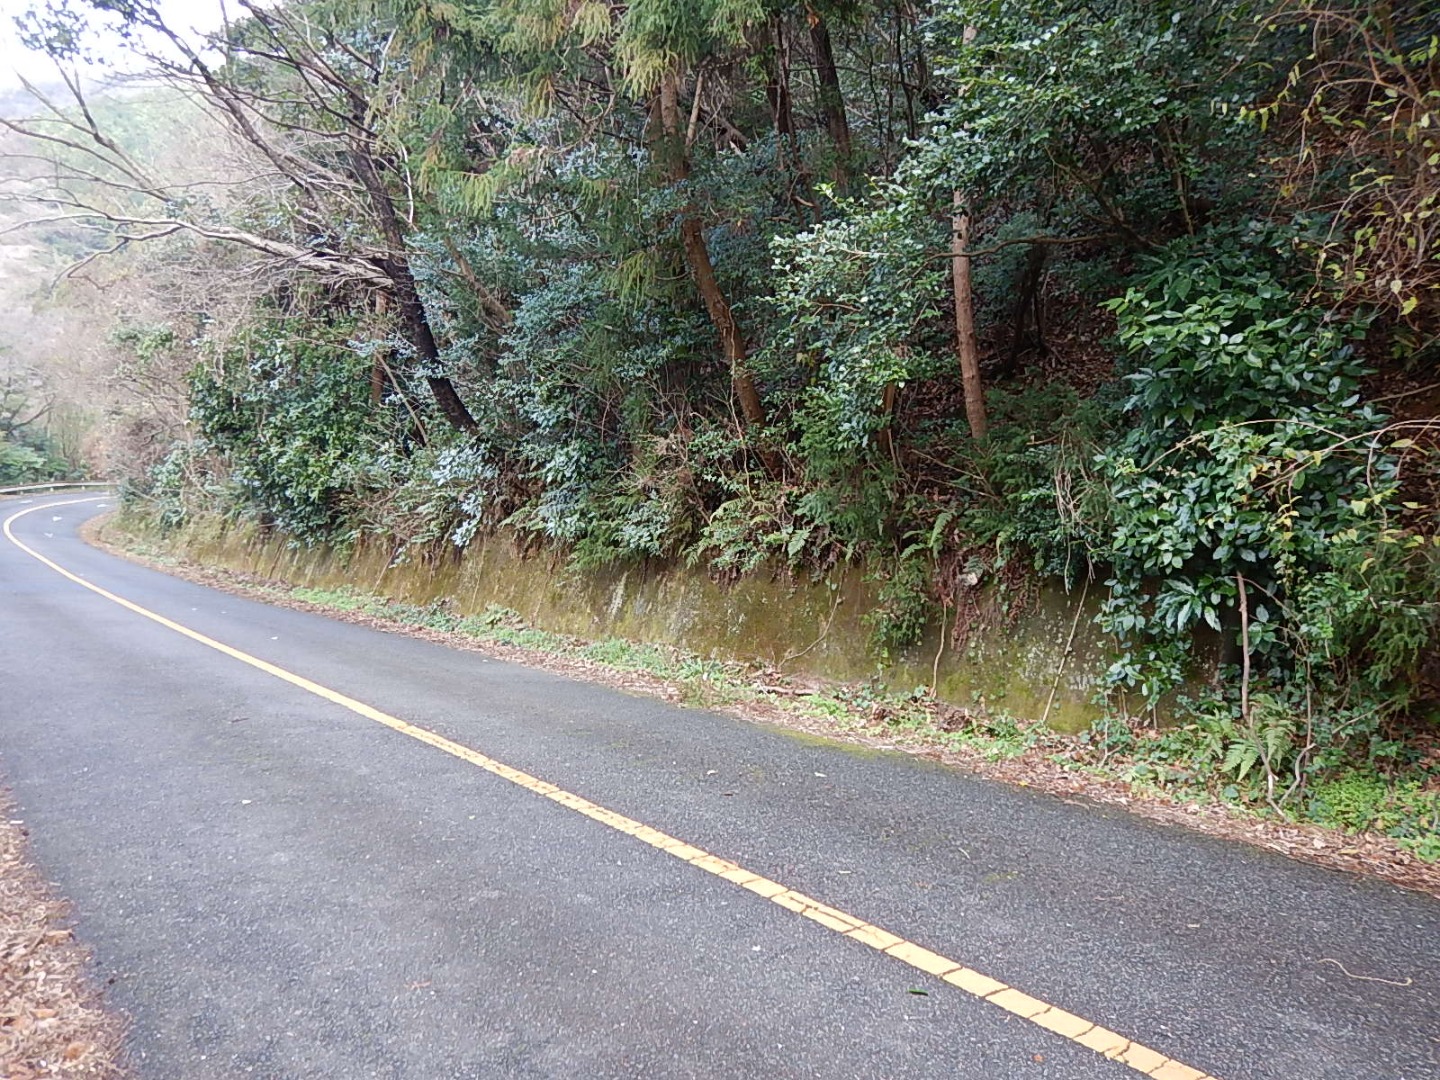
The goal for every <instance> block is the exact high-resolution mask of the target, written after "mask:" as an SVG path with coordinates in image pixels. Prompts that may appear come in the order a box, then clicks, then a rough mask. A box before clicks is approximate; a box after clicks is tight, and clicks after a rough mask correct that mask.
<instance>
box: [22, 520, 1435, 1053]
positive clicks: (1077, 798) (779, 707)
mask: <svg viewBox="0 0 1440 1080" xmlns="http://www.w3.org/2000/svg"><path fill="white" fill-rule="evenodd" d="M104 522H105V519H104V518H100V519H94V520H92V521H91V522H89V523H88V524H87V526H86V527H85V528H84V529H83V530H82V535H84V537H85V539H86V540H87V541H88V542H89V543H91V544H93V545H95V546H96V547H99V548H101V549H102V550H104V551H107V552H109V553H110V554H113V555H116V556H118V557H120V558H123V559H128V560H130V561H131V562H136V563H140V564H142V565H146V566H149V567H151V568H152V569H155V570H159V571H161V572H162V573H167V574H172V575H174V576H176V577H181V578H184V579H186V580H187V581H193V582H195V583H197V584H200V585H206V586H209V587H210V588H214V589H220V590H222V591H224V592H229V593H233V594H235V595H238V596H247V597H250V598H252V599H253V598H260V599H263V600H264V602H266V603H270V604H277V605H279V606H282V607H288V608H292V609H295V610H298V611H309V612H313V613H316V614H320V615H324V616H326V617H327V618H332V619H340V620H343V621H345V622H349V623H355V624H358V625H362V626H368V627H371V628H373V629H377V630H381V631H384V632H386V633H393V634H406V635H408V636H410V637H416V638H420V639H423V640H426V641H433V642H437V643H439V644H443V645H446V646H449V647H450V648H456V649H466V650H469V651H471V652H478V653H483V654H484V655H486V656H489V657H493V658H495V659H500V660H508V661H510V662H512V663H517V664H524V665H526V666H529V667H534V668H539V669H542V670H544V671H550V672H553V673H555V674H558V675H565V676H567V677H570V678H575V679H582V680H585V681H589V682H594V683H599V684H602V685H605V686H609V687H612V688H614V689H618V690H623V691H626V692H628V693H636V694H645V695H648V696H653V697H658V698H662V699H663V700H665V701H669V702H671V703H674V704H677V705H696V704H699V705H700V706H701V707H704V708H709V709H712V710H715V711H718V712H724V713H728V714H730V715H733V716H737V717H740V718H742V719H745V720H751V721H757V722H761V723H767V724H773V725H776V726H779V727H785V728H789V729H791V730H796V731H801V732H804V733H806V734H810V735H817V736H821V737H824V738H829V739H836V740H839V741H842V742H847V743H851V744H855V745H860V746H865V747H869V748H872V749H878V750H895V751H899V752H902V753H907V754H914V755H916V756H918V757H925V758H928V759H930V760H933V761H939V762H942V763H944V764H946V765H950V766H952V767H955V768H960V769H965V770H966V771H969V772H971V773H975V774H977V775H980V776H985V777H988V778H990V779H994V780H1000V781H1003V782H1005V783H1010V784H1015V785H1017V786H1019V787H1025V788H1030V789H1033V790H1036V791H1041V792H1045V793H1046V794H1049V795H1053V796H1055V797H1057V798H1061V799H1064V800H1065V801H1067V802H1072V803H1086V804H1091V805H1103V806H1110V807H1116V808H1119V809H1123V810H1125V811H1127V812H1129V813H1132V814H1137V815H1139V816H1141V817H1145V818H1149V819H1151V820H1153V821H1158V822H1163V823H1165V824H1168V825H1179V826H1182V827H1184V828H1187V829H1193V830H1195V831H1197V832H1202V833H1206V834H1208V835H1211V836H1217V837H1223V838H1224V839H1227V840H1232V841H1238V842H1241V843H1245V844H1251V845H1253V846H1255V847H1260V848H1264V849H1266V850H1268V851H1273V852H1278V853H1279V854H1281V855H1285V856H1287V857H1289V858H1293V859H1298V860H1300V861H1302V862H1307V863H1313V864H1315V865H1318V866H1324V867H1327V868H1330V869H1333V870H1341V871H1345V872H1347V873H1354V874H1362V875H1366V876H1369V877H1374V878H1379V879H1381V880H1384V881H1388V882H1390V883H1391V884H1394V885H1398V886H1401V887H1402V888H1406V889H1413V890H1415V891H1417V892H1423V893H1428V894H1429V895H1431V896H1434V897H1436V898H1437V899H1440V863H1426V862H1422V861H1421V860H1420V859H1418V858H1416V857H1415V855H1414V854H1412V853H1411V852H1410V851H1407V850H1406V849H1405V848H1404V847H1403V846H1401V845H1400V844H1399V843H1398V842H1397V841H1395V840H1394V839H1392V838H1391V837H1388V836H1381V835H1374V834H1368V833H1367V834H1360V835H1350V834H1347V833H1344V832H1340V831H1338V830H1335V829H1328V828H1325V827H1323V826H1320V825H1309V824H1295V823H1291V822H1285V821H1280V820H1276V819H1273V818H1264V817H1259V816H1256V815H1254V814H1247V813H1245V812H1244V811H1243V810H1240V809H1238V808H1234V807H1229V806H1224V805H1219V804H1209V805H1201V804H1198V803H1194V802H1190V801H1184V800H1180V799H1176V798H1172V797H1170V796H1168V795H1166V794H1165V793H1164V792H1160V791H1154V790H1148V789H1147V790H1138V789H1136V788H1135V787H1133V786H1132V785H1131V784H1129V783H1127V782H1125V781H1123V780H1120V779H1116V778H1110V777H1105V776H1099V775H1096V774H1095V773H1093V772H1090V771H1085V770H1081V769H1078V768H1076V767H1073V766H1068V765H1067V764H1065V762H1064V752H1065V747H1066V745H1067V743H1068V742H1069V740H1068V739H1067V737H1065V736H1061V735H1055V736H1053V737H1050V736H1048V735H1047V737H1046V738H1045V739H1044V740H1043V744H1042V745H1040V746H1037V747H1035V748H1033V749H1031V750H1028V751H1026V752H1025V753H1023V754H1020V755H1018V756H1015V757H1007V758H1000V759H995V758H992V757H989V756H987V755H986V754H985V753H984V752H983V751H982V750H981V749H980V748H978V747H975V748H972V747H963V748H956V747H954V746H953V745H939V744H938V743H937V742H936V741H935V740H934V739H933V738H931V737H927V734H926V733H925V732H923V731H908V730H895V729H893V728H889V727H887V726H886V723H885V720H884V718H883V717H865V716H863V715H861V716H855V717H851V718H849V719H848V722H847V721H842V720H841V719H838V718H828V717H821V716H817V715H815V714H814V713H813V712H806V711H803V710H801V709H800V708H798V707H797V702H798V700H799V699H802V698H803V697H804V695H805V694H806V693H808V692H810V691H811V690H814V689H816V688H817V687H816V686H814V685H807V684H805V683H801V682H796V681H794V680H789V679H786V678H784V677H781V676H778V675H776V674H775V673H773V672H756V675H757V679H758V681H757V683H756V685H755V686H753V687H751V690H750V692H751V694H752V695H753V697H751V698H750V699H749V700H745V701H743V702H740V703H726V702H715V701H701V702H698V703H697V702H696V700H695V691H694V688H693V687H692V686H687V685H685V684H682V683H677V682H672V681H669V680H666V679H662V678H659V677H657V676H654V675H650V674H647V673H645V672H637V671H631V670H622V669H617V668H614V667H611V666H609V665H606V664H601V663H598V662H595V661H591V660H587V659H582V658H577V657H570V656H563V655H556V654H554V653H549V652H545V651H542V650H537V649H527V648H520V647H517V646H511V645H503V644H499V643H495V642H487V641H478V640H476V639H475V638H473V637H469V636H468V635H464V634H458V633H448V632H444V631H439V630H431V629H427V628H424V627H417V626H413V625H411V624H409V623H405V622H401V621H399V620H396V619H387V618H381V617H378V616H374V615H370V614H366V613H362V612H354V611H345V610H340V609H337V608H332V607H328V606H325V605H322V604H313V603H310V602H308V601H305V600H300V599H298V598H295V597H291V596H288V595H284V593H285V591H286V590H288V589H290V588H291V585H290V583H288V582H285V581H277V580H270V579H267V578H261V577H258V576H256V575H251V574H243V573H239V572H237V571H233V570H227V569H223V568H216V567H210V566H202V565H199V564H196V563H191V562H188V561H184V560H173V561H172V560H168V559H167V560H165V561H161V560H157V559H153V558H150V557H148V556H146V555H143V554H140V553H137V552H135V551H132V550H129V549H127V548H124V547H122V546H120V545H119V544H117V543H115V542H114V541H113V540H112V539H110V538H108V537H107V534H106V533H105V531H104ZM933 708H934V709H935V710H936V711H937V714H943V713H945V712H946V711H947V710H948V711H949V712H950V713H953V714H961V710H957V709H952V708H951V707H950V706H947V705H943V704H936V705H934V706H933ZM857 719H858V720H859V721H860V724H861V726H860V727H859V729H858V730H857V727H856V720H857ZM948 719H950V718H949V717H947V716H945V715H937V727H938V728H939V729H940V730H944V729H945V727H946V723H947V720H948ZM962 719H963V718H962ZM1057 759H1058V760H1057ZM0 1080H3V1078H0Z"/></svg>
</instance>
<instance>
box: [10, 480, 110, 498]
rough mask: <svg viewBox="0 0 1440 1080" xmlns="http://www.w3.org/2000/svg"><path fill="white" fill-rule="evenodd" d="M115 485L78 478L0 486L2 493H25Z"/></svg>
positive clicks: (103, 481) (104, 481)
mask: <svg viewBox="0 0 1440 1080" xmlns="http://www.w3.org/2000/svg"><path fill="white" fill-rule="evenodd" d="M114 486H115V485H114V484H112V483H110V482H109V481H108V480H77V481H70V482H67V483H63V484H25V485H23V486H21V487H8V488H0V495H25V494H27V493H28V492H32V491H58V490H60V489H61V488H94V487H101V488H111V487H114Z"/></svg>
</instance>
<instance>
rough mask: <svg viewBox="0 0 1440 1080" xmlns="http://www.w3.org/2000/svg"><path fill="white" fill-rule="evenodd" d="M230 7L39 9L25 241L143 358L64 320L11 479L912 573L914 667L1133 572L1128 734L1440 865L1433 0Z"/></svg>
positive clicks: (6, 467)
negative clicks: (1037, 608)
mask: <svg viewBox="0 0 1440 1080" xmlns="http://www.w3.org/2000/svg"><path fill="white" fill-rule="evenodd" d="M229 15H230V20H229V21H226V22H224V23H223V24H221V25H219V26H217V27H215V28H212V29H210V30H207V31H205V32H204V33H202V34H197V33H194V32H191V31H189V30H188V29H187V28H185V27H183V26H180V25H177V24H176V23H175V21H174V19H173V18H171V19H170V20H169V21H167V16H166V15H165V13H164V10H163V8H162V6H161V5H158V4H156V3H153V2H152V0H51V2H49V3H46V4H43V5H37V6H36V7H34V8H32V9H31V10H30V11H29V12H28V13H26V14H25V15H23V16H21V17H20V18H19V19H18V20H17V23H18V26H19V29H20V32H21V33H22V34H23V36H24V39H25V41H26V43H27V44H28V45H29V46H30V47H31V48H32V49H34V50H36V51H38V52H42V53H48V54H49V55H50V56H51V57H52V58H53V59H54V61H55V65H56V71H57V73H58V75H57V78H56V80H55V83H54V85H53V86H50V85H47V86H41V85H38V84H34V83H32V84H30V86H29V90H30V92H29V93H27V94H17V95H12V96H11V97H10V98H9V99H7V100H6V102H5V110H4V117H3V119H0V127H3V131H0V134H3V136H4V137H3V141H0V153H3V156H4V162H5V167H4V176H3V187H0V223H3V224H4V226H5V235H4V239H5V240H6V241H7V243H11V244H18V243H21V242H23V243H24V244H26V245H29V246H28V247H26V248H25V249H24V251H25V253H26V258H27V259H29V263H27V265H30V266H36V265H39V264H43V265H44V266H45V268H46V270H47V272H46V273H45V274H43V275H35V276H37V277H39V276H43V277H46V279H47V281H49V280H51V279H53V281H54V291H53V292H51V293H48V294H47V295H49V296H50V297H51V299H49V300H47V301H46V303H48V304H50V305H51V307H52V309H58V310H60V311H62V312H64V313H66V317H67V318H69V319H71V320H72V322H71V323H70V324H69V325H70V326H71V327H72V328H76V329H75V331H74V332H73V333H71V334H69V335H68V336H67V338H66V340H68V341H70V342H72V343H73V342H76V341H80V340H84V341H85V342H86V344H85V349H86V350H88V352H87V355H88V356H89V358H90V359H89V364H90V366H89V367H88V368H84V370H81V368H80V367H77V366H74V365H75V364H77V363H78V361H76V360H75V359H74V356H72V355H70V354H69V353H67V354H66V361H65V363H66V364H71V365H72V366H68V367H67V366H65V364H60V365H59V366H54V365H52V367H51V368H50V369H46V368H45V367H44V365H43V364H41V365H39V366H38V367H36V366H35V365H32V364H29V362H28V361H27V360H26V357H25V344H24V343H23V342H20V343H12V346H11V351H12V355H11V357H10V361H9V362H10V365H11V366H10V369H9V370H10V372H11V374H9V375H7V376H6V378H8V379H9V380H10V381H9V382H4V383H0V481H4V480H7V479H23V478H26V477H29V476H38V475H42V474H53V473H55V472H58V471H64V470H79V471H87V470H88V471H91V472H96V471H98V472H100V473H102V474H103V475H106V476H109V477H113V478H115V479H117V480H119V481H121V482H123V484H124V487H125V491H126V493H127V498H129V499H131V500H132V501H134V502H135V503H136V504H137V505H142V506H144V507H146V508H147V512H148V513H150V514H152V515H153V516H154V518H155V519H156V520H157V521H159V522H162V523H164V524H167V525H171V526H174V525H179V524H182V523H183V522H185V521H187V520H189V519H191V518H193V517H195V516H196V515H202V514H221V515H227V516H231V517H237V518H246V519H249V520H253V521H256V522H259V523H261V524H262V525H264V526H265V527H267V528H273V529H275V530H279V531H281V532H282V533H284V534H285V535H288V536H289V537H291V538H293V540H294V541H295V542H296V543H298V544H319V543H328V544H338V545H344V544H347V543H353V542H354V541H355V540H356V539H357V538H360V537H363V536H383V537H386V538H389V539H391V540H393V541H394V543H395V550H396V551H397V557H398V558H405V557H406V555H407V553H413V552H419V551H422V550H427V549H433V548H436V547H448V548H461V549H463V548H464V547H466V545H468V544H470V543H471V542H472V541H473V540H474V539H475V538H476V537H479V536H492V535H497V534H503V535H505V536H509V537H513V539H514V541H515V543H516V544H518V545H520V546H521V547H523V548H525V549H529V550H535V551H544V552H546V553H549V554H551V555H553V556H554V557H556V558H558V559H560V560H561V561H563V563H564V564H565V565H567V566H570V567H573V568H576V569H578V570H585V569H591V568H602V567H613V566H617V565H624V564H635V565H642V564H651V563H677V562H679V563H688V564H690V565H692V566H696V567H702V568H705V569H706V570H708V572H709V573H711V574H712V575H713V576H715V577H716V578H718V579H724V580H734V579H738V578H740V577H744V576H746V575H757V574H763V575H772V576H777V577H781V578H784V577H787V576H788V577H792V578H794V577H800V576H811V577H815V576H820V575H824V574H826V573H828V572H830V571H832V570H833V569H835V568H837V567H841V566H859V567H863V568H864V569H865V572H866V573H867V574H868V575H869V576H870V577H871V579H872V580H873V581H875V582H877V583H878V584H879V596H880V598H881V606H880V607H879V608H877V610H876V611H875V612H873V613H872V615H871V628H872V646H873V649H874V652H875V655H876V657H877V662H879V663H883V662H884V661H885V658H886V657H889V656H892V655H895V654H897V653H899V652H900V651H903V650H905V649H907V648H909V647H911V646H912V645H914V644H915V643H916V642H917V641H918V640H920V638H921V636H922V634H923V633H924V632H925V631H926V629H927V627H931V626H933V625H934V624H935V623H936V621H937V620H941V621H942V625H948V626H950V627H951V628H952V629H951V631H950V632H951V633H954V634H959V633H962V632H966V631H968V630H970V629H973V628H970V627H967V626H966V625H965V620H964V619H961V618H958V617H957V613H960V612H963V611H970V610H974V608H975V601H974V598H975V596H976V595H977V594H978V593H980V592H984V591H987V590H988V594H989V595H1000V596H1002V597H1008V598H1009V601H1008V602H1009V603H1011V604H1013V605H1023V604H1024V603H1025V602H1026V600H1025V598H1026V596H1027V595H1028V594H1029V591H1030V590H1031V589H1032V587H1033V586H1034V584H1035V583H1037V582H1046V581H1048V582H1053V583H1058V584H1059V585H1060V586H1062V587H1064V588H1067V589H1070V590H1072V591H1077V590H1082V589H1083V590H1087V591H1088V593H1089V594H1090V595H1091V596H1095V597H1101V598H1102V603H1101V605H1100V608H1099V612H1098V615H1097V616H1096V618H1095V621H1094V624H1093V625H1090V626H1088V627H1085V628H1083V629H1082V632H1085V633H1088V634H1091V635H1102V636H1104V637H1105V638H1106V639H1107V640H1108V641H1110V642H1111V643H1112V644H1113V656H1114V662H1113V664H1112V665H1111V666H1110V668H1109V671H1108V672H1107V674H1106V676H1105V686H1104V687H1103V688H1102V694H1103V695H1105V696H1106V697H1107V699H1110V700H1113V701H1116V702H1119V701H1121V700H1122V699H1123V701H1124V702H1125V703H1126V704H1125V706H1124V711H1125V716H1124V719H1125V723H1122V724H1111V725H1107V726H1106V727H1105V729H1104V734H1103V737H1102V736H1101V735H1100V734H1094V735H1092V736H1091V738H1092V745H1093V746H1094V748H1095V750H1096V753H1097V754H1099V755H1100V757H1101V758H1104V757H1106V756H1108V755H1110V754H1111V753H1115V754H1122V755H1129V758H1128V760H1138V759H1140V758H1142V757H1143V758H1144V759H1145V760H1146V761H1148V762H1149V768H1150V772H1149V773H1148V774H1147V775H1150V776H1154V777H1161V778H1163V777H1165V776H1170V775H1181V774H1183V775H1185V776H1188V777H1192V778H1194V777H1200V778H1202V779H1201V781H1200V785H1201V786H1202V787H1204V788H1206V789H1207V790H1209V791H1210V792H1211V793H1212V794H1214V795H1216V796H1217V797H1223V798H1225V799H1229V800H1232V801H1235V802H1239V803H1248V804H1251V805H1254V806H1257V807H1261V808H1268V810H1270V811H1279V812H1282V813H1287V814H1295V815H1299V816H1302V817H1308V818H1310V819H1313V820H1320V821H1326V822H1330V823H1333V824H1338V825H1341V826H1345V827H1352V828H1373V829H1378V830H1381V831H1388V832H1390V833H1391V834H1392V835H1394V836H1397V837H1399V838H1401V839H1402V840H1405V841H1406V842H1407V843H1409V844H1411V846H1412V847H1413V848H1414V850H1415V851H1417V852H1418V853H1420V854H1421V855H1422V856H1424V857H1428V858H1440V837H1437V831H1436V825H1437V815H1440V711H1437V710H1440V656H1437V652H1436V628H1437V620H1436V615H1437V597H1440V530H1437V511H1440V459H1437V456H1436V451H1437V448H1440V430H1437V420H1436V416H1437V413H1440V378H1437V374H1436V372H1437V368H1440V246H1437V230H1440V38H1437V35H1440V20H1437V18H1436V14H1435V10H1434V7H1433V5H1432V4H1430V3H1427V2H1425V0H1409V2H1407V0H1376V2H1366V0H1242V2H1222V0H1094V2H1086V3H1082V2H1079V0H1050V2H1046V3H1040V2H1038V0H931V2H929V3H925V2H922V0H804V2H796V0H766V2H764V3H759V2H749V0H690V2H680V0H633V2H630V3H618V2H615V3H610V2H604V0H280V2H278V3H270V2H265V3H262V2H259V0H240V2H239V3H238V5H236V6H233V7H232V8H231V9H230V11H229ZM101 32H103V33H106V34H108V35H110V37H111V39H115V38H116V37H117V35H118V39H119V40H122V41H123V42H124V43H125V51H126V54H127V56H128V66H126V67H124V70H123V71H120V70H119V69H118V65H117V72H116V74H115V75H114V77H113V78H111V79H110V80H108V81H105V82H103V83H102V84H96V83H95V82H94V81H93V80H87V79H82V78H81V77H80V75H78V74H76V72H78V71H79V70H80V68H79V67H78V66H77V65H78V64H79V62H80V61H83V60H86V59H94V58H95V54H94V49H95V45H94V41H95V40H96V35H97V34H99V33H101ZM12 291H13V290H12ZM16 306H18V304H17V302H16V301H15V299H14V297H13V296H12V297H11V307H12V308H14V307H16ZM52 351H54V350H53V348H52ZM61 351H64V350H61ZM72 351H73V350H72ZM57 355H58V354H57ZM27 365H28V366H27ZM36 372H39V373H38V374H36ZM27 373H28V374H27ZM42 384H43V385H42ZM50 398H54V399H56V400H58V401H62V402H66V403H69V405H68V407H69V408H70V409H71V410H72V414H74V413H75V410H80V411H83V410H84V409H85V408H86V407H87V403H88V407H89V408H90V410H91V411H90V413H89V414H87V415H90V416H91V420H90V421H89V422H88V427H87V431H88V437H87V439H86V441H85V447H84V449H83V450H81V449H73V450H71V451H70V454H69V460H68V461H67V460H65V457H66V455H65V453H62V452H61V451H60V449H59V448H58V444H55V445H52V444H50V443H46V442H44V440H43V439H42V438H41V437H40V436H39V435H38V434H36V432H38V431H40V430H41V429H43V426H44V425H43V423H42V424H39V425H37V424H35V423H32V422H31V421H33V420H34V417H32V416H31V413H33V412H35V410H36V409H37V408H38V407H40V406H41V404H42V399H44V400H46V401H48V400H50ZM97 403H99V404H97ZM7 416H8V417H12V419H9V420H7V419H6V418H7ZM26 417H29V418H30V419H29V420H25V418H26ZM22 421H24V422H23V423H22ZM72 427H73V422H72ZM62 441H64V442H66V443H67V445H69V444H75V443H76V439H75V438H74V437H73V436H67V437H66V439H65V440H62ZM87 455H88V456H87ZM47 457H48V458H49V459H52V460H44V459H47ZM47 470H48V472H47ZM947 616H948V621H947V619H946V617H947ZM1210 646H1214V647H1213V648H1211V647H1210ZM1217 654H1218V664H1217V662H1216V660H1215V655H1217ZM1197 665H1198V666H1201V667H1204V668H1205V670H1203V671H1199V672H1198V677H1197ZM1177 695H1179V696H1178V698H1177ZM1177 700H1178V702H1179V704H1178V705H1176V704H1175V702H1176V701H1177ZM1162 702H1168V703H1170V704H1169V706H1168V708H1169V713H1168V714H1169V715H1171V716H1173V717H1175V719H1173V720H1171V721H1168V722H1166V723H1165V724H1163V725H1160V726H1159V727H1157V726H1156V725H1155V722H1154V710H1155V709H1156V708H1157V707H1158V706H1159V705H1160V703H1162ZM1119 707H1120V706H1118V705H1117V706H1116V708H1117V709H1118V708H1119ZM1102 742H1103V745H1102Z"/></svg>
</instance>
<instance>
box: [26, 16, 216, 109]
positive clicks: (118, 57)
mask: <svg viewBox="0 0 1440 1080" xmlns="http://www.w3.org/2000/svg"><path fill="white" fill-rule="evenodd" d="M71 2H72V3H74V4H75V6H76V7H77V8H82V9H83V8H84V7H85V6H86V5H85V4H84V0H78V2H77V0H71ZM225 4H226V0H160V5H159V6H160V10H161V11H162V12H163V13H164V16H165V21H166V22H167V23H169V24H170V25H171V26H173V27H175V28H176V29H181V30H190V29H198V30H213V29H214V28H215V27H217V26H219V25H220V23H221V21H222V19H223V17H224V16H223V14H222V12H223V9H224V5H225ZM43 5H44V0H0V91H4V90H13V89H16V88H17V87H19V85H20V79H19V76H23V77H24V78H26V79H28V80H30V81H31V82H36V83H40V84H47V83H53V82H55V81H56V76H55V66H54V64H53V63H51V61H50V60H49V58H47V57H45V56H41V55H38V54H36V53H32V52H30V51H29V50H28V49H26V48H25V47H24V46H23V45H21V44H20V40H19V35H18V34H17V33H16V29H15V18H16V17H17V16H19V15H23V14H24V13H25V12H26V10H28V9H29V8H31V7H43ZM229 7H230V9H231V14H232V15H233V14H234V12H235V10H236V9H237V7H238V5H237V4H236V3H235V0H229ZM92 47H93V48H94V50H95V51H96V52H97V53H98V54H100V55H102V56H104V57H105V58H106V59H107V61H108V62H110V63H112V64H123V63H124V59H125V55H124V54H125V50H124V47H123V46H122V45H121V44H120V42H119V40H118V39H116V38H114V37H108V38H102V37H99V36H97V37H96V38H95V40H94V42H93V43H92ZM90 74H91V75H92V77H94V78H103V77H104V75H105V72H104V71H103V70H101V71H92V72H90Z"/></svg>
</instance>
